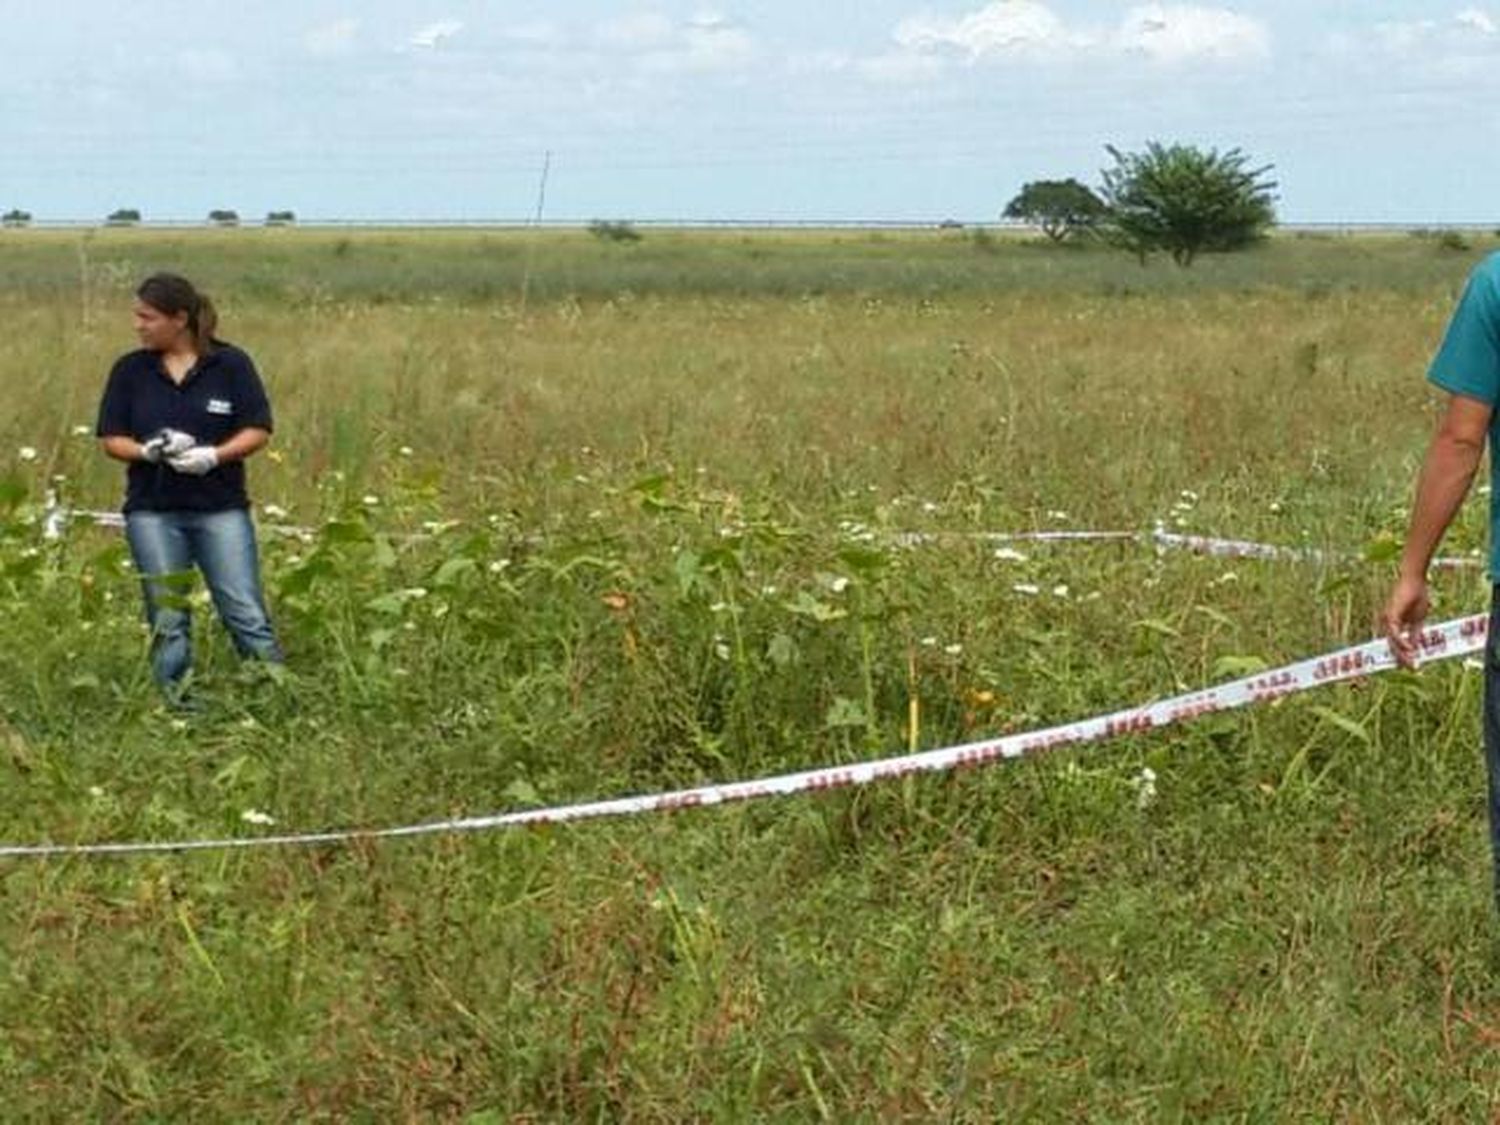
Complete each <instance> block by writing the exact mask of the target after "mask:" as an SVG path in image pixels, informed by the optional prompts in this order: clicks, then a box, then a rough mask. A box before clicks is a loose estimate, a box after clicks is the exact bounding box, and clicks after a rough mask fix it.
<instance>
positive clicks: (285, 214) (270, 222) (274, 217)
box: [266, 211, 297, 227]
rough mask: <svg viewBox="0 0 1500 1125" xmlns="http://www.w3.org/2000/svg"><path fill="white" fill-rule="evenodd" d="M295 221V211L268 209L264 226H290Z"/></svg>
mask: <svg viewBox="0 0 1500 1125" xmlns="http://www.w3.org/2000/svg"><path fill="white" fill-rule="evenodd" d="M296 222H297V212H295V211H268V212H266V226H268V227H290V226H295V225H296Z"/></svg>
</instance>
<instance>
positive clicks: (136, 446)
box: [99, 434, 146, 461]
mask: <svg viewBox="0 0 1500 1125" xmlns="http://www.w3.org/2000/svg"><path fill="white" fill-rule="evenodd" d="M99 444H100V446H101V447H102V448H103V449H104V452H105V453H107V454H109V455H110V456H111V457H113V458H114V459H115V460H116V461H144V460H145V459H146V458H145V456H144V454H142V452H141V443H140V442H138V441H136V440H135V438H133V437H129V436H127V435H125V434H110V435H109V437H106V438H100V439H99Z"/></svg>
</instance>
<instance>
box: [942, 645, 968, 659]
mask: <svg viewBox="0 0 1500 1125" xmlns="http://www.w3.org/2000/svg"><path fill="white" fill-rule="evenodd" d="M963 650H964V646H963V645H961V644H951V645H944V646H943V651H944V652H946V653H947V654H948V655H949V656H957V655H959V654H960V653H961V652H963Z"/></svg>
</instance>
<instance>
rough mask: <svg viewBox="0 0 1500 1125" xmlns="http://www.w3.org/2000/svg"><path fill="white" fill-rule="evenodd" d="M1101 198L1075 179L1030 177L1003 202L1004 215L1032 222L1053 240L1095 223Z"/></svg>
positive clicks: (1102, 210)
mask: <svg viewBox="0 0 1500 1125" xmlns="http://www.w3.org/2000/svg"><path fill="white" fill-rule="evenodd" d="M1105 210H1106V209H1105V206H1104V201H1103V200H1102V199H1100V198H1099V197H1098V196H1097V195H1095V194H1094V192H1093V191H1092V190H1091V189H1090V188H1088V187H1086V186H1085V185H1083V184H1081V183H1079V182H1078V181H1077V180H1072V179H1068V180H1033V181H1032V182H1031V183H1029V184H1027V185H1025V186H1024V187H1023V188H1021V191H1020V194H1019V195H1017V196H1016V197H1015V198H1014V199H1012V200H1011V201H1010V202H1009V203H1007V204H1006V205H1005V218H1007V219H1021V220H1022V221H1024V222H1028V223H1035V224H1036V225H1037V226H1039V227H1041V228H1042V233H1043V234H1045V235H1046V236H1047V237H1048V238H1050V239H1051V240H1052V241H1053V242H1062V241H1063V240H1064V239H1066V238H1067V237H1068V236H1069V235H1073V234H1077V233H1079V232H1081V231H1085V230H1088V229H1089V228H1090V227H1092V226H1094V224H1096V223H1097V222H1098V221H1099V220H1100V219H1102V218H1103V217H1104V214H1105Z"/></svg>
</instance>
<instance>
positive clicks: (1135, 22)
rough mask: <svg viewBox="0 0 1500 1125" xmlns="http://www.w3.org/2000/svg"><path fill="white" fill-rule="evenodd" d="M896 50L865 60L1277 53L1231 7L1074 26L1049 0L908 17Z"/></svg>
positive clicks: (907, 64) (1182, 58)
mask: <svg viewBox="0 0 1500 1125" xmlns="http://www.w3.org/2000/svg"><path fill="white" fill-rule="evenodd" d="M893 38H894V39H895V42H896V46H897V50H896V51H895V52H893V53H887V54H884V55H880V56H876V57H875V58H872V59H867V60H865V64H864V66H863V68H862V69H864V70H865V71H866V72H867V73H871V74H872V75H876V76H879V75H882V74H893V73H899V72H901V71H909V72H912V73H930V71H931V68H930V67H927V68H923V67H920V66H918V65H917V64H916V60H918V59H924V58H926V59H932V58H944V57H957V58H961V59H965V60H967V61H969V62H971V63H973V62H980V61H984V60H987V59H1064V58H1074V57H1085V58H1092V59H1096V60H1098V59H1107V58H1112V57H1145V58H1148V59H1150V60H1152V61H1154V62H1158V63H1163V64H1170V63H1183V62H1191V61H1194V60H1197V59H1217V60H1238V59H1255V58H1262V57H1264V56H1266V55H1268V54H1269V53H1270V47H1271V36H1270V32H1269V31H1268V30H1267V28H1266V27H1265V25H1264V24H1263V23H1261V22H1260V21H1259V20H1256V19H1253V18H1251V17H1249V16H1245V15H1241V14H1239V13H1237V12H1234V11H1231V10H1229V9H1227V8H1216V7H1203V6H1198V5H1193V4H1160V3H1156V4H1144V5H1139V6H1137V7H1134V8H1132V9H1130V10H1129V11H1128V12H1126V13H1125V16H1124V18H1123V19H1122V20H1121V21H1120V23H1119V24H1118V25H1116V26H1114V27H1108V26H1104V25H1099V24H1088V23H1070V22H1069V21H1068V20H1066V19H1064V18H1063V17H1062V16H1061V15H1059V14H1058V13H1057V12H1056V11H1054V10H1053V9H1052V7H1051V6H1049V5H1048V4H1046V3H1044V2H1043V0H992V2H991V3H989V4H986V5H985V6H983V7H982V8H978V9H976V10H974V11H972V12H970V13H968V14H967V15H964V16H960V17H958V18H956V19H941V18H937V17H931V16H919V17H912V18H909V19H905V20H902V21H901V22H900V23H899V24H897V26H896V29H895V32H894V34H893Z"/></svg>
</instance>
